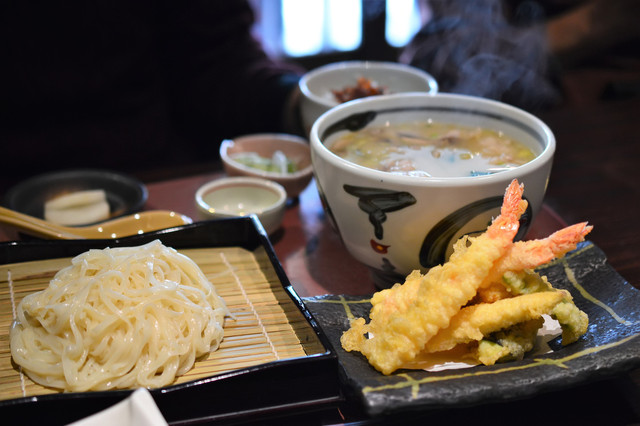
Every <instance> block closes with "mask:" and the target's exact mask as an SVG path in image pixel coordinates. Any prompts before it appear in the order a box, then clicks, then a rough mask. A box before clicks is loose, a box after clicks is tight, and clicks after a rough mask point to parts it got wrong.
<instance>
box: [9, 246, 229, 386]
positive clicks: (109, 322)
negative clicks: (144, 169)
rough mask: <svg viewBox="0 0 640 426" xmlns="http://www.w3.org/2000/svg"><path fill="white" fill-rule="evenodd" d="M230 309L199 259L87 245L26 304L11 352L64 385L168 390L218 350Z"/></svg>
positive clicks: (43, 379) (164, 250) (41, 377)
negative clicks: (166, 386)
mask: <svg viewBox="0 0 640 426" xmlns="http://www.w3.org/2000/svg"><path fill="white" fill-rule="evenodd" d="M227 314H228V310H227V308H226V305H225V303H224V301H223V300H222V299H221V298H220V297H219V296H218V295H217V293H216V291H215V288H214V286H213V285H212V284H211V283H210V282H209V281H208V280H207V278H206V277H205V275H204V273H203V272H202V271H201V270H200V268H199V267H198V266H197V265H196V264H195V262H193V261H192V260H191V259H189V258H188V257H186V256H184V255H182V254H180V253H178V252H177V251H176V250H174V249H173V248H170V247H166V246H164V245H163V244H162V243H161V242H160V241H159V240H155V241H152V242H150V243H148V244H145V245H143V246H140V247H122V248H106V249H104V250H89V251H87V252H85V253H83V254H81V255H78V256H76V257H75V258H73V259H72V261H71V265H70V266H68V267H66V268H64V269H62V270H60V271H59V272H58V273H57V274H56V275H55V276H54V277H53V279H52V280H51V282H50V283H49V286H48V287H47V288H46V289H44V290H42V291H40V292H37V293H33V294H31V295H28V296H26V297H25V298H24V299H23V300H22V301H21V302H20V304H19V305H18V309H17V313H16V315H17V318H16V319H15V321H14V323H13V326H12V329H11V333H10V339H11V355H12V357H13V360H14V361H15V362H16V363H17V364H18V365H19V366H21V367H22V369H23V371H25V372H26V374H27V375H28V376H29V377H30V378H31V379H32V380H33V381H35V382H37V383H39V384H41V385H44V386H48V387H53V388H59V389H63V390H65V391H75V392H80V391H87V390H107V389H116V388H132V387H149V388H154V387H161V386H165V385H168V384H170V383H172V382H173V381H174V380H175V378H176V377H177V376H179V375H182V374H184V373H186V372H187V371H188V370H190V369H191V368H192V367H193V364H194V362H195V360H196V359H197V358H199V357H201V356H203V355H205V354H207V353H209V352H210V351H214V350H216V349H217V348H218V346H219V344H220V342H221V340H222V337H223V323H224V318H225V316H226V315H227Z"/></svg>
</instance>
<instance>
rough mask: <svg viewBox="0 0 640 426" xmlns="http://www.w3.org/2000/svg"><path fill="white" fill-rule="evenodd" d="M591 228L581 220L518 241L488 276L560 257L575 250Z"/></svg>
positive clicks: (498, 276) (532, 266)
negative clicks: (541, 234) (557, 229)
mask: <svg viewBox="0 0 640 426" xmlns="http://www.w3.org/2000/svg"><path fill="white" fill-rule="evenodd" d="M592 229H593V226H590V225H587V222H582V223H576V224H575V225H571V226H567V227H566V228H563V229H561V230H559V231H556V232H555V233H553V234H551V235H550V236H548V237H547V238H543V239H539V240H530V241H518V242H516V243H514V244H513V245H512V246H511V248H510V249H509V251H508V252H507V254H506V255H505V256H504V257H503V258H502V259H500V260H499V261H498V262H497V263H496V267H495V268H494V272H493V274H492V275H493V276H492V277H490V278H494V279H495V278H500V277H501V276H502V275H503V274H504V273H505V272H506V271H521V270H523V269H534V268H536V267H537V266H540V265H542V264H544V263H547V262H550V261H551V260H553V259H555V258H558V257H562V256H564V255H565V254H566V253H567V252H570V251H571V250H575V248H576V247H577V246H578V243H581V242H582V241H584V239H585V237H586V235H587V234H588V233H589V232H591V230H592Z"/></svg>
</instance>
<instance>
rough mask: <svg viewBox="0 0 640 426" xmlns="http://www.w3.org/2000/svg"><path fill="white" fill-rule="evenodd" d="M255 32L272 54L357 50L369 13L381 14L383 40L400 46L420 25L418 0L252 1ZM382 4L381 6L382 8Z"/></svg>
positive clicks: (361, 40) (294, 55) (294, 54)
mask: <svg viewBox="0 0 640 426" xmlns="http://www.w3.org/2000/svg"><path fill="white" fill-rule="evenodd" d="M252 3H253V5H254V7H255V10H256V15H257V24H256V28H255V31H256V34H257V35H258V37H259V38H260V39H261V40H262V42H263V44H264V46H265V48H266V49H267V51H268V52H269V53H271V54H273V55H276V56H284V57H292V58H297V57H308V56H314V55H321V54H330V53H334V52H353V51H357V50H358V49H359V48H360V47H361V46H362V43H363V34H365V33H366V30H367V29H366V26H367V25H368V24H369V20H368V19H367V18H368V17H371V16H372V15H376V14H378V13H385V22H384V27H385V29H384V33H385V34H384V39H385V41H386V43H387V44H388V45H389V46H391V47H402V46H404V45H405V44H406V43H407V42H408V41H409V40H410V39H411V38H412V37H413V35H414V34H415V33H416V32H417V31H418V29H419V28H420V12H419V8H418V4H417V3H418V0H382V1H376V0H252ZM381 5H382V8H381Z"/></svg>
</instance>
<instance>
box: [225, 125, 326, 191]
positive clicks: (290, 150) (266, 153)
mask: <svg viewBox="0 0 640 426" xmlns="http://www.w3.org/2000/svg"><path fill="white" fill-rule="evenodd" d="M276 151H280V152H282V153H283V154H284V155H285V156H286V157H287V158H288V159H289V160H290V161H292V162H293V163H295V164H296V168H297V170H296V171H295V172H293V173H286V174H283V173H276V172H268V171H263V170H260V169H256V168H253V167H249V166H247V165H244V164H242V163H240V162H238V161H236V160H234V156H235V155H238V154H244V153H254V154H257V155H259V156H261V157H263V158H271V157H272V156H273V154H274V153H275V152H276ZM220 158H221V159H222V164H223V166H224V170H225V172H226V173H227V174H228V175H229V176H252V177H259V178H263V179H269V180H272V181H274V182H277V183H279V184H280V185H282V186H283V187H284V189H285V190H286V191H287V195H288V196H289V197H290V198H295V197H297V196H298V195H299V194H300V192H302V190H304V189H305V188H306V187H307V185H309V182H310V181H311V178H312V177H313V167H312V165H311V149H310V148H309V142H308V141H307V140H306V139H304V138H302V137H300V136H295V135H289V134H283V133H260V134H253V135H244V136H240V137H237V138H234V139H228V140H224V141H222V144H221V145H220Z"/></svg>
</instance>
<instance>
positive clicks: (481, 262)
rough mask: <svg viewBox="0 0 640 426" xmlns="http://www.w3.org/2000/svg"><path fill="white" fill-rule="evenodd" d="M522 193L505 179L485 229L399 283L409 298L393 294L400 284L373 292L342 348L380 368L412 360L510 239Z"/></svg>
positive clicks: (384, 369) (462, 302)
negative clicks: (498, 205) (461, 248)
mask: <svg viewBox="0 0 640 426" xmlns="http://www.w3.org/2000/svg"><path fill="white" fill-rule="evenodd" d="M522 193H523V186H522V185H520V184H518V182H517V181H516V180H514V181H513V182H511V184H510V185H509V187H508V188H507V190H506V192H505V196H504V201H503V205H502V208H501V211H500V215H499V216H498V217H497V218H495V219H494V220H493V222H492V223H491V225H490V226H489V227H488V228H487V231H486V232H485V233H483V234H481V235H479V236H478V237H475V238H473V239H471V238H470V239H469V241H471V245H470V246H469V247H468V248H467V249H465V250H464V251H463V252H462V253H456V254H455V255H452V256H451V258H450V259H449V261H448V262H446V263H445V264H443V265H439V266H436V267H434V268H432V269H430V270H429V272H428V273H427V274H426V275H420V274H412V275H410V276H409V277H408V281H409V282H407V283H405V284H404V285H408V286H409V287H412V288H413V287H414V286H415V287H416V288H417V292H416V291H409V292H406V293H407V294H406V295H404V296H407V295H411V296H412V298H411V299H410V300H407V299H405V298H402V296H403V295H396V294H395V293H400V292H402V290H400V288H402V287H401V286H395V287H393V288H391V289H389V290H387V291H385V293H384V294H381V295H379V296H377V297H374V298H373V299H372V304H373V307H372V309H371V313H370V322H369V323H368V324H366V323H365V320H364V318H358V319H356V320H355V321H353V322H352V324H351V328H350V329H349V330H347V331H346V332H345V333H344V334H343V335H342V337H341V339H340V341H341V343H342V346H343V348H344V349H345V350H347V351H352V350H357V351H359V352H361V353H362V354H363V355H364V356H366V357H367V359H368V360H369V363H370V364H371V365H372V366H373V367H375V368H376V369H377V370H379V371H380V372H382V373H383V374H391V373H392V372H393V371H395V370H396V369H398V368H400V367H401V366H402V365H403V364H406V363H409V362H410V361H412V360H413V359H414V358H415V357H416V355H417V354H418V353H420V351H422V349H423V348H424V347H425V345H426V343H427V342H428V341H429V340H430V339H431V338H432V337H433V336H435V335H436V334H437V333H438V331H439V330H441V329H444V328H446V327H448V326H449V322H450V320H451V318H452V317H453V316H454V315H455V314H456V313H457V312H458V311H460V308H461V307H462V306H464V305H465V304H466V303H467V302H468V301H469V300H471V299H472V298H473V297H474V296H475V294H476V291H477V290H478V288H479V287H480V285H481V284H482V283H483V282H484V280H485V279H486V277H487V276H488V275H489V273H490V272H491V270H492V268H493V265H494V263H495V262H496V261H497V260H498V259H500V258H501V257H502V256H504V254H505V253H506V251H507V250H508V248H509V247H510V246H511V245H512V243H513V238H514V237H515V235H516V233H517V231H518V227H519V218H520V216H521V215H522V213H523V212H524V209H526V201H524V200H522ZM414 280H418V281H417V282H414ZM367 337H368V338H367Z"/></svg>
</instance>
